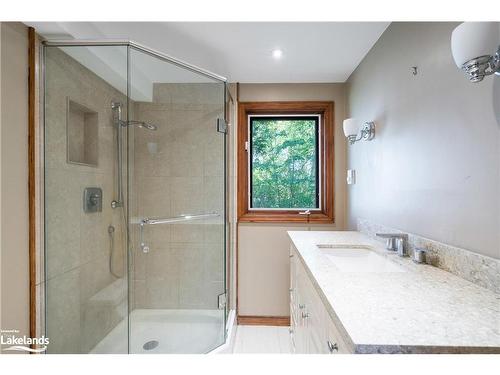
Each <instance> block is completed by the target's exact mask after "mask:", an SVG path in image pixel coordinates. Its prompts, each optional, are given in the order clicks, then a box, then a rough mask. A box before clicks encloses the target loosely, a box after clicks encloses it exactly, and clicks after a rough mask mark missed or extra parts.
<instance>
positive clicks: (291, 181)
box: [250, 116, 319, 209]
mask: <svg viewBox="0 0 500 375" xmlns="http://www.w3.org/2000/svg"><path fill="white" fill-rule="evenodd" d="M318 139H319V134H318V117H317V116H307V117H301V116H295V117H294V116H287V117H251V119H250V150H251V154H250V163H251V164H250V179H251V182H250V194H251V198H250V204H251V208H259V209H263V208H264V209H266V208H282V209H287V208H291V209H302V208H319V191H318V184H319V182H318Z"/></svg>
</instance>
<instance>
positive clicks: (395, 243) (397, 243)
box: [375, 233, 408, 256]
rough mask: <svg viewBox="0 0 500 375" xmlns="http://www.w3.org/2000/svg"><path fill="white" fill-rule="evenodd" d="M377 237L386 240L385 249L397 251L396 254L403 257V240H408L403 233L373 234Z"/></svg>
mask: <svg viewBox="0 0 500 375" xmlns="http://www.w3.org/2000/svg"><path fill="white" fill-rule="evenodd" d="M375 235H376V236H377V237H381V238H386V239H387V242H386V245H385V248H386V249H387V250H391V251H397V252H398V254H400V255H401V256H404V239H405V238H408V235H407V234H405V233H375Z"/></svg>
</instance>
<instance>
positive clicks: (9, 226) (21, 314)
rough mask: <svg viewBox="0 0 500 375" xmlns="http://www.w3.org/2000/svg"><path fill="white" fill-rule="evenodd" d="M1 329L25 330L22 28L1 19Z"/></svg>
mask: <svg viewBox="0 0 500 375" xmlns="http://www.w3.org/2000/svg"><path fill="white" fill-rule="evenodd" d="M0 28H1V106H0V112H1V125H2V126H1V136H0V138H1V224H2V225H1V249H0V252H1V258H0V261H1V265H0V266H1V291H0V294H1V299H0V305H1V321H0V328H1V329H18V330H19V331H20V335H23V334H25V335H29V273H28V270H29V267H28V74H27V72H28V31H27V28H26V27H25V26H24V25H22V24H20V23H5V22H4V23H1V26H0Z"/></svg>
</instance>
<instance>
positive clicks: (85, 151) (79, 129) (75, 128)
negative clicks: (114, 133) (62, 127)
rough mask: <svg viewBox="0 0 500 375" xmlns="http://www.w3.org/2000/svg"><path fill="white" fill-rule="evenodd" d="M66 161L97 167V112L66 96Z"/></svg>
mask: <svg viewBox="0 0 500 375" xmlns="http://www.w3.org/2000/svg"><path fill="white" fill-rule="evenodd" d="M66 107H67V109H66V134H67V150H68V151H67V161H68V163H71V164H81V165H88V166H92V167H97V159H98V154H97V153H98V151H97V149H98V147H97V141H98V139H99V138H98V114H97V112H96V111H93V110H91V109H89V108H87V107H86V106H84V105H82V104H80V103H77V102H76V101H74V100H72V99H70V98H67V105H66Z"/></svg>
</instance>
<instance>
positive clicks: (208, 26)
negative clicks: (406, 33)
mask: <svg viewBox="0 0 500 375" xmlns="http://www.w3.org/2000/svg"><path fill="white" fill-rule="evenodd" d="M27 24H28V25H30V26H33V27H35V29H36V30H37V32H38V33H39V34H41V35H43V36H44V37H46V38H57V39H60V38H64V39H67V38H70V39H73V38H74V39H126V40H133V41H135V42H138V43H140V44H143V45H145V46H147V47H150V48H152V49H156V50H158V51H160V52H163V53H165V54H168V55H170V56H174V57H176V58H178V59H181V60H184V61H186V62H189V63H191V64H193V65H197V66H199V67H202V68H204V69H206V70H209V71H212V72H214V73H216V74H219V75H221V76H224V77H227V78H228V80H229V81H230V82H247V83H286V82H345V81H346V80H347V78H348V77H349V76H350V74H351V73H352V72H353V70H354V69H355V68H356V67H357V66H358V64H359V63H360V62H361V60H362V59H363V57H364V56H365V55H366V54H367V53H368V51H369V50H370V48H371V47H372V46H373V45H374V44H375V42H376V41H377V40H378V38H379V37H380V35H381V34H382V33H383V32H384V30H385V29H386V28H387V26H388V25H389V22H27ZM277 48H279V49H281V50H282V51H283V56H282V58H281V59H275V58H273V57H272V51H273V50H274V49H277Z"/></svg>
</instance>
